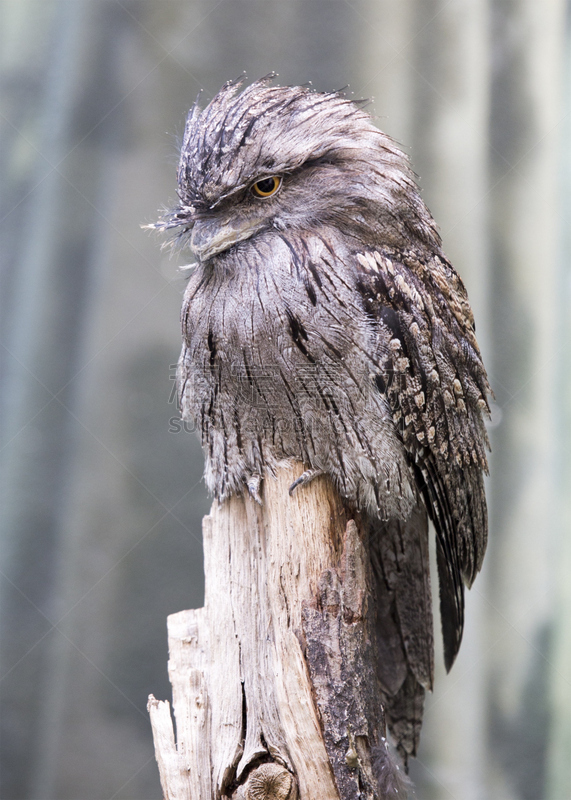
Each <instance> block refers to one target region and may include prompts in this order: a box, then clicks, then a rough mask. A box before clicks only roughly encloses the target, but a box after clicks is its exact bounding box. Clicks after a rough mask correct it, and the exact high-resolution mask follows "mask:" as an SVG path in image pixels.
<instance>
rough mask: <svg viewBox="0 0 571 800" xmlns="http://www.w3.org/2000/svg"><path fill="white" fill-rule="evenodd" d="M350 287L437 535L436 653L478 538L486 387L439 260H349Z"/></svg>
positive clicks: (463, 303)
mask: <svg viewBox="0 0 571 800" xmlns="http://www.w3.org/2000/svg"><path fill="white" fill-rule="evenodd" d="M356 260H357V263H356V269H357V288H358V290H359V292H360V293H361V295H362V298H363V303H364V307H365V310H366V312H367V314H368V315H369V317H370V318H371V319H372V320H374V324H375V325H376V326H377V335H378V351H377V359H378V364H379V373H378V375H377V377H376V383H377V386H378V387H379V389H380V390H381V391H382V392H383V393H384V394H385V395H386V397H387V399H388V402H389V405H390V407H391V410H392V413H393V419H394V422H395V426H396V427H397V429H398V431H399V433H400V436H401V438H402V441H403V443H404V446H405V449H406V451H407V453H408V456H409V458H410V462H411V464H412V465H413V468H414V470H415V472H416V474H417V479H418V486H419V489H420V491H421V493H422V495H423V498H424V502H425V504H426V508H427V511H428V513H429V515H430V517H431V519H432V521H433V522H434V525H435V528H436V532H437V561H438V574H439V581H440V608H441V617H442V633H443V638H444V657H445V663H446V667H447V669H450V667H451V666H452V663H453V662H454V659H455V657H456V654H457V652H458V648H459V646H460V641H461V638H462V628H463V619H464V591H463V584H464V583H466V584H467V585H468V586H470V585H471V584H472V581H473V580H474V578H475V576H476V573H477V572H478V570H479V569H480V567H481V565H482V559H483V557H484V551H485V548H486V540H487V512H486V499H485V495H484V486H483V474H484V473H485V472H487V461H486V449H487V447H488V440H487V435H486V430H485V427H484V420H483V415H484V414H486V413H488V412H489V408H488V403H487V396H488V395H489V394H491V390H490V387H489V384H488V380H487V377H486V372H485V369H484V366H483V364H482V360H481V357H480V352H479V349H478V345H477V343H476V338H475V333H474V320H473V316H472V312H471V309H470V306H469V304H468V299H467V295H466V290H465V288H464V286H463V284H462V281H461V280H460V278H459V277H458V275H457V274H456V272H455V271H454V269H453V267H452V266H451V265H450V264H449V263H448V262H447V261H446V260H445V258H444V257H443V256H438V255H429V256H427V255H421V254H420V253H418V252H416V251H414V250H397V249H394V248H383V249H382V250H381V251H375V252H365V253H359V254H357V256H356Z"/></svg>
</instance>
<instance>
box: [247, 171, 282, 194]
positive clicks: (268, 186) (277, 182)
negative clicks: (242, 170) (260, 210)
mask: <svg viewBox="0 0 571 800" xmlns="http://www.w3.org/2000/svg"><path fill="white" fill-rule="evenodd" d="M281 185H282V179H281V176H279V175H272V177H271V178H262V180H261V181H256V183H254V184H253V186H252V187H251V189H250V191H251V192H252V194H253V195H255V196H256V197H271V196H272V195H273V194H275V193H276V192H277V190H278V189H279V188H280V186H281Z"/></svg>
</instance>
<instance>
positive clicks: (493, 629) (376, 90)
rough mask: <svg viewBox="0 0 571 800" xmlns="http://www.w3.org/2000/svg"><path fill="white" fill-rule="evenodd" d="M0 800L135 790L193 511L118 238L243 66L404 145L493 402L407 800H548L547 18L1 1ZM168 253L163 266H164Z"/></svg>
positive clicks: (196, 583) (559, 90)
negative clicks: (469, 577)
mask: <svg viewBox="0 0 571 800" xmlns="http://www.w3.org/2000/svg"><path fill="white" fill-rule="evenodd" d="M1 8H2V15H3V24H2V28H1V33H0V37H1V39H0V40H1V43H2V48H1V49H2V72H1V85H2V90H3V91H2V99H1V108H0V112H1V119H0V124H1V138H2V154H1V162H0V170H1V176H2V186H3V194H2V198H1V212H0V217H1V219H2V249H1V258H2V271H1V287H0V292H1V303H2V316H1V326H2V342H3V347H2V350H1V352H2V362H3V364H2V367H3V372H2V382H1V387H0V400H1V409H0V415H1V421H2V425H3V441H2V448H3V449H2V456H3V467H4V473H3V488H4V492H5V494H4V499H3V502H2V509H1V513H2V532H1V536H2V539H1V545H0V562H1V563H0V570H1V576H0V581H1V582H0V592H1V594H0V600H1V607H2V639H1V643H2V651H1V656H2V678H1V684H0V688H1V690H2V702H3V708H2V739H1V742H2V770H1V786H0V797H1V798H2V800H28V799H29V800H111V798H117V799H119V800H128V799H132V800H159V798H160V797H161V790H160V786H159V780H158V771H157V768H156V764H155V761H154V755H153V745H152V738H151V731H150V726H149V721H148V717H147V712H146V702H147V696H148V694H149V692H153V693H154V694H155V695H156V696H157V697H158V698H170V686H169V684H168V678H167V641H166V619H165V618H166V616H167V614H169V613H172V612H175V611H178V610H181V609H183V608H190V607H199V606H200V605H201V604H202V594H203V576H202V550H201V518H202V516H203V515H204V514H205V513H207V512H208V509H209V507H210V500H209V498H208V496H207V493H206V490H205V487H204V484H203V482H202V480H201V474H202V455H201V452H200V448H199V446H198V442H197V441H196V440H195V436H194V435H193V434H191V433H188V432H184V431H183V430H181V425H180V423H179V421H178V412H177V407H176V402H175V399H174V393H173V387H174V383H173V377H174V368H173V365H174V364H175V363H176V360H177V356H178V351H179V342H180V333H179V308H180V304H181V296H182V292H183V290H184V279H183V278H182V277H181V275H180V274H179V272H178V266H179V265H181V264H184V263H185V255H184V254H183V256H182V257H181V259H179V260H178V261H177V260H176V259H172V258H169V256H168V255H167V254H164V253H161V252H160V250H159V247H158V244H159V242H158V241H157V239H156V238H153V236H150V235H149V234H148V233H147V232H145V231H142V230H141V229H140V227H139V225H140V223H145V222H150V221H153V220H154V219H156V216H157V210H158V208H159V207H160V206H161V205H162V204H163V203H167V202H168V201H169V200H172V199H174V197H175V191H176V184H175V168H176V161H177V137H179V136H180V135H181V134H182V132H183V129H184V121H185V116H186V113H187V110H188V108H189V106H190V105H191V104H192V103H193V101H194V99H195V97H196V96H197V94H198V93H199V92H201V91H202V92H203V98H204V101H205V102H206V101H207V100H208V99H209V98H211V97H212V96H213V94H215V93H216V91H217V90H218V89H219V88H220V86H221V84H222V83H223V82H224V81H226V80H227V79H229V78H235V77H237V76H238V75H240V73H242V72H243V71H245V72H246V73H247V75H248V76H249V78H251V79H254V78H258V77H260V76H262V75H265V74H266V73H268V72H269V71H270V70H276V71H277V72H278V73H279V80H280V82H282V83H285V84H299V83H306V82H307V81H312V82H313V86H314V87H315V88H316V89H319V90H335V89H340V88H341V87H344V86H346V85H348V86H349V88H348V89H347V92H348V93H351V92H352V93H354V95H355V96H356V97H359V98H360V97H369V98H372V103H371V106H370V109H371V111H372V113H374V114H375V116H376V122H377V124H378V125H379V127H381V128H382V129H384V130H385V131H386V132H387V133H389V134H391V135H392V136H393V137H395V138H396V139H397V140H398V142H400V143H401V144H402V145H403V147H404V148H405V149H406V151H407V152H408V153H409V155H410V157H411V159H412V162H413V166H414V169H415V171H416V172H417V173H418V175H419V176H420V178H419V179H420V183H421V186H422V190H423V194H424V197H425V200H426V202H427V204H428V206H429V208H430V209H431V210H432V212H433V214H434V216H435V218H436V220H437V222H438V224H439V226H440V228H441V232H442V236H443V239H444V245H445V250H446V251H447V253H448V255H449V256H450V258H451V260H452V261H453V263H454V264H455V265H456V267H457V269H458V270H459V272H460V273H461V275H462V277H463V278H464V280H465V282H466V284H467V287H468V290H469V295H470V298H471V301H472V305H473V307H474V310H475V314H476V320H477V326H478V338H479V341H480V343H481V346H482V349H483V352H484V356H485V361H486V364H487V366H488V369H489V373H490V379H491V383H492V386H493V389H494V392H495V404H494V413H493V418H492V423H491V426H490V434H491V437H492V444H493V454H492V457H491V477H490V480H489V483H488V493H489V502H490V511H491V526H490V527H491V539H490V545H489V551H488V556H487V561H486V565H485V569H484V572H483V574H482V575H481V576H480V577H479V578H478V579H477V581H476V584H475V586H474V588H473V590H472V591H471V592H470V593H469V597H468V610H467V627H466V633H465V637H464V643H463V646H462V648H461V651H460V656H459V658H458V661H457V663H456V664H455V666H454V668H453V670H452V672H451V674H450V675H449V676H446V675H445V674H444V669H443V667H442V666H441V658H440V657H439V667H438V673H437V680H436V690H435V692H434V694H433V695H431V696H429V697H428V698H427V701H426V721H425V725H424V729H423V737H422V745H421V749H420V753H419V757H418V759H417V761H416V762H415V763H414V765H413V768H412V774H413V778H414V781H415V784H416V794H415V797H416V798H418V799H419V800H452V799H454V800H569V798H571V536H570V527H571V525H570V522H571V511H570V498H569V495H570V492H569V488H570V472H571V471H570V456H569V452H570V444H571V440H570V424H569V423H570V411H571V383H570V377H569V373H570V370H569V366H570V359H571V348H570V343H569V341H570V337H569V334H570V332H571V331H570V328H569V322H568V312H569V308H570V307H571V304H570V301H571V292H570V280H569V278H570V260H571V236H570V234H569V230H568V228H569V225H568V221H569V219H570V211H571V202H570V201H571V139H570V133H571V116H570V112H571V95H570V81H569V78H570V77H571V74H570V64H571V61H570V55H571V48H570V38H569V24H568V12H569V7H568V5H567V3H566V2H565V0H542V2H541V3H538V2H537V0H290V1H289V2H286V1H285V0H3V2H2V4H1ZM186 257H187V258H188V255H186Z"/></svg>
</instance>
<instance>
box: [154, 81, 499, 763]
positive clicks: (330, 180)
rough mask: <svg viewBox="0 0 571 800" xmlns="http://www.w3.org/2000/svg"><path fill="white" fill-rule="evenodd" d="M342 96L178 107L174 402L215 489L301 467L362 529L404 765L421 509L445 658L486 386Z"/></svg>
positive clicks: (457, 614) (398, 190) (464, 314)
mask: <svg viewBox="0 0 571 800" xmlns="http://www.w3.org/2000/svg"><path fill="white" fill-rule="evenodd" d="M365 105H366V104H365V102H364V101H355V100H352V99H351V98H348V97H346V96H345V94H344V93H343V92H342V91H341V92H318V91H315V90H313V89H312V88H311V87H310V86H278V85H275V76H274V75H273V74H272V75H269V76H266V77H265V78H263V79H261V80H257V81H254V82H253V83H251V84H249V85H245V79H244V78H241V79H239V80H235V81H229V82H228V83H226V84H225V85H224V86H223V87H222V89H221V90H220V91H219V92H218V93H217V94H216V95H215V96H214V97H213V99H212V100H211V101H210V102H209V103H208V104H207V105H206V106H205V107H204V108H202V107H201V105H200V102H199V100H197V101H196V102H195V104H194V106H193V107H192V109H191V111H190V113H189V115H188V120H187V122H186V126H185V130H184V136H183V139H182V146H181V154H180V161H179V166H178V172H177V179H178V189H177V193H178V199H179V201H180V202H178V204H177V205H176V207H174V208H172V209H167V210H165V211H164V212H163V215H162V216H161V218H160V219H159V221H158V222H157V223H155V224H154V227H156V228H157V229H159V230H161V231H169V232H170V235H171V242H172V244H173V246H175V247H179V248H186V247H190V249H191V250H192V251H193V252H194V254H195V257H196V263H195V266H194V270H193V272H192V274H191V276H190V279H189V282H188V285H187V287H186V291H185V294H184V301H183V306H182V315H181V320H182V336H183V346H182V352H181V356H180V360H179V364H178V387H179V397H180V405H181V409H182V415H183V417H184V418H185V419H190V420H193V421H194V422H195V424H196V427H197V430H198V433H199V435H200V438H201V442H202V446H203V449H204V456H205V472H204V475H205V481H206V484H207V486H208V488H209V489H210V490H211V492H212V493H213V494H214V495H215V497H216V498H218V500H219V501H223V500H225V499H226V498H228V497H230V496H232V495H235V494H244V493H249V494H250V495H251V496H252V497H253V498H254V499H255V500H256V501H258V502H261V496H260V488H261V485H262V481H263V480H264V476H265V475H266V474H268V472H269V473H271V472H272V471H274V470H275V469H276V467H277V465H278V464H279V463H280V462H283V461H284V460H297V461H300V462H302V463H303V465H304V472H303V474H302V475H301V477H300V478H299V479H298V480H297V481H295V483H294V484H292V486H291V488H290V493H291V492H299V491H301V490H302V487H303V486H304V485H307V484H308V483H309V482H310V481H311V480H313V479H314V478H315V477H316V476H318V475H323V474H325V475H328V476H329V477H330V478H331V480H332V481H333V484H334V485H335V487H336V489H337V491H338V493H339V495H340V496H341V497H342V498H343V501H344V502H345V503H346V504H347V505H348V507H350V508H352V509H355V510H356V511H357V512H358V513H359V514H360V515H362V518H363V519H365V520H367V525H368V529H369V530H370V532H371V541H372V542H373V544H372V546H371V561H372V565H373V570H374V574H375V580H376V586H377V590H376V598H375V600H376V602H377V604H378V632H379V637H378V639H379V649H380V652H379V680H380V683H381V686H382V689H383V697H384V702H385V711H386V716H387V722H388V726H389V730H390V731H391V733H392V736H393V739H394V741H395V743H396V747H397V749H398V751H399V753H400V755H401V757H402V759H403V761H404V762H405V764H406V763H407V760H408V758H409V756H414V755H415V754H416V751H417V747H418V742H419V735H420V726H421V722H422V713H423V702H424V695H425V690H430V689H432V686H433V676H434V656H433V650H434V648H433V623H432V609H431V602H432V601H431V586H430V574H429V556H428V535H429V533H428V532H429V520H431V521H432V523H433V525H434V528H435V531H436V559H437V571H438V578H439V590H440V612H441V626H442V636H443V643H444V660H445V666H446V669H447V670H449V669H450V668H451V666H452V664H453V662H454V660H455V658H456V655H457V653H458V648H459V647H460V642H461V639H462V631H463V626H464V586H468V587H470V586H471V585H472V582H473V581H474V578H475V576H476V574H477V573H478V571H479V570H480V568H481V566H482V560H483V557H484V552H485V549H486V542H487V511H486V498H485V491H484V476H485V474H487V471H488V465H487V455H486V451H487V450H488V449H489V443H488V439H487V436H486V427H485V421H486V418H487V416H488V415H489V412H490V407H489V400H488V398H490V397H491V389H490V385H489V382H488V378H487V375H486V370H485V368H484V365H483V362H482V357H481V354H480V350H479V348H478V344H477V341H476V335H475V324H474V317H473V314H472V311H471V308H470V305H469V301H468V298H467V293H466V289H465V287H464V284H463V282H462V280H461V278H460V276H459V275H458V273H457V272H456V270H455V269H454V267H453V266H452V265H451V264H450V262H449V261H448V259H447V258H446V256H445V255H444V253H443V250H442V242H441V237H440V234H439V232H438V229H437V226H436V223H435V222H434V220H433V218H432V216H431V214H430V212H429V211H428V209H427V207H426V205H425V203H424V201H423V200H422V198H421V195H420V190H419V188H418V185H417V181H416V176H415V175H414V173H413V171H412V169H411V166H410V163H409V159H408V157H407V156H406V155H405V154H404V153H403V151H402V149H401V148H400V147H399V146H398V145H397V144H396V143H395V141H393V139H391V138H390V137H389V136H388V135H386V134H385V133H383V132H382V131H380V130H379V129H378V128H377V127H376V126H375V124H374V122H373V118H372V116H371V115H370V113H369V112H368V111H367V109H366V107H365Z"/></svg>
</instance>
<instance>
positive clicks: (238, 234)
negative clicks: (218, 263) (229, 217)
mask: <svg viewBox="0 0 571 800" xmlns="http://www.w3.org/2000/svg"><path fill="white" fill-rule="evenodd" d="M255 230H256V227H255V226H254V225H252V223H251V222H245V221H243V220H242V221H240V220H237V221H236V222H222V221H221V220H220V219H218V218H211V219H208V218H204V219H197V220H196V222H195V223H194V227H193V229H192V238H191V240H190V246H191V247H192V249H193V250H194V252H195V253H196V255H197V256H198V258H199V259H200V260H201V261H205V260H206V259H207V258H210V256H214V255H216V253H222V252H223V251H224V250H227V249H228V248H229V247H232V245H233V244H236V243H237V242H243V241H244V239H249V238H250V236H251V235H252V234H253V233H255Z"/></svg>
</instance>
